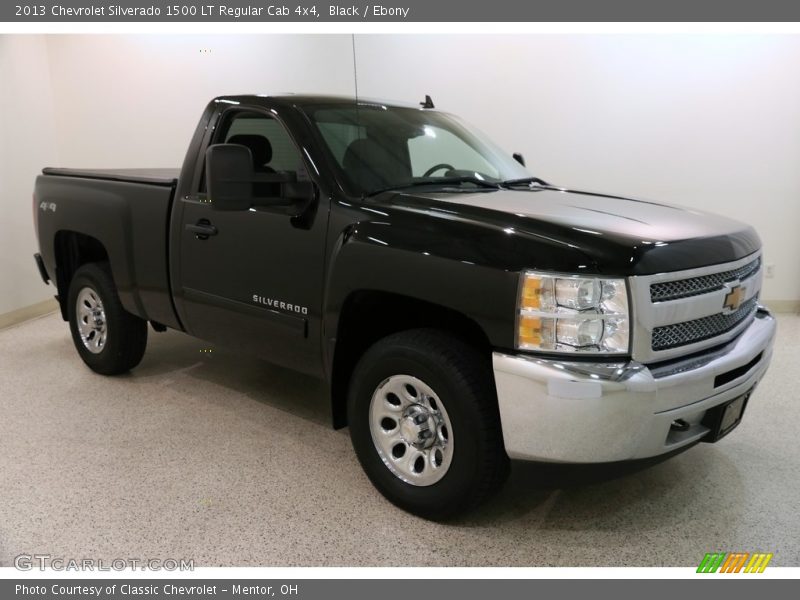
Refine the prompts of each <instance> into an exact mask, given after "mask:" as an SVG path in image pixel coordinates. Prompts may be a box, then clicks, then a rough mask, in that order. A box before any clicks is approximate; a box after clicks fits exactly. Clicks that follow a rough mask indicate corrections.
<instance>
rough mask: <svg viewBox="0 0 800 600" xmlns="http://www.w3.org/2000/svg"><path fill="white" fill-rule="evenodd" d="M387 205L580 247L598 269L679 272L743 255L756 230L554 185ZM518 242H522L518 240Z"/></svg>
mask: <svg viewBox="0 0 800 600" xmlns="http://www.w3.org/2000/svg"><path fill="white" fill-rule="evenodd" d="M390 202H391V204H393V205H395V206H397V205H406V206H408V207H409V208H412V207H416V208H422V206H424V205H427V206H428V208H429V209H430V210H432V211H433V212H434V213H437V214H439V213H444V214H446V215H449V218H451V219H452V218H455V219H459V220H468V221H472V222H474V223H476V224H477V223H480V224H481V225H488V226H493V227H498V228H502V230H503V232H504V233H505V234H506V235H511V236H519V237H520V238H522V239H532V240H536V241H537V243H538V244H541V242H542V240H543V239H546V240H550V241H551V242H552V243H553V244H555V245H557V246H562V247H564V246H566V247H565V248H564V250H567V248H569V249H571V250H573V251H578V252H579V253H580V254H581V255H583V257H585V259H586V261H588V262H589V263H590V264H591V265H592V266H593V268H592V269H591V270H594V271H597V272H599V273H607V274H618V275H634V274H652V273H659V272H667V271H678V270H683V269H691V268H695V267H701V266H707V265H712V264H718V263H724V262H730V261H734V260H737V259H740V258H743V257H745V256H747V255H749V254H751V253H753V252H755V251H757V250H758V249H759V248H760V247H761V242H760V240H759V238H758V235H757V234H756V232H755V230H754V229H753V228H752V227H750V226H749V225H746V224H743V223H740V222H738V221H735V220H733V219H729V218H726V217H722V216H718V215H714V214H710V213H706V212H703V211H698V210H695V209H690V208H686V207H681V206H674V205H669V204H660V203H656V202H651V201H647V200H641V199H634V198H624V197H620V196H610V195H605V194H598V193H591V192H582V191H575V190H568V189H563V188H554V187H539V188H534V189H531V190H519V191H518V190H499V191H497V192H477V193H465V194H457V193H434V194H418V193H415V194H397V195H395V196H394V197H393V198H392V200H391V201H390ZM519 241H522V240H519Z"/></svg>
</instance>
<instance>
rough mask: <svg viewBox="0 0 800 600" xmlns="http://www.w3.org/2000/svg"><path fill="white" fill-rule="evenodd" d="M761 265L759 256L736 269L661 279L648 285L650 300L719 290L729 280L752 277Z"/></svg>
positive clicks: (676, 298)
mask: <svg viewBox="0 0 800 600" xmlns="http://www.w3.org/2000/svg"><path fill="white" fill-rule="evenodd" d="M760 267H761V257H758V258H756V259H755V260H753V261H750V262H749V263H747V264H746V265H743V266H741V267H739V268H738V269H731V270H729V271H723V272H721V273H712V274H711V275H702V276H700V277H690V278H689V279H679V280H677V281H663V282H661V283H654V284H652V285H651V286H650V300H651V302H668V301H669V300H678V299H679V298H690V297H692V296H700V295H702V294H709V293H711V292H715V291H717V290H721V289H722V288H723V287H724V285H725V284H726V283H727V282H729V281H735V280H737V279H738V280H739V281H744V280H745V279H748V278H749V277H752V276H753V275H755V274H756V273H757V272H758V269H759V268H760Z"/></svg>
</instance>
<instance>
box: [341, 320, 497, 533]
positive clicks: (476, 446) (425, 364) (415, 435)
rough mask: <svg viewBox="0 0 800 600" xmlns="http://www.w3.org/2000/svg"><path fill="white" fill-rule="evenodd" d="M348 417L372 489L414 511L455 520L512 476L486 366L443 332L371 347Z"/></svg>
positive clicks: (412, 334) (409, 334)
mask: <svg viewBox="0 0 800 600" xmlns="http://www.w3.org/2000/svg"><path fill="white" fill-rule="evenodd" d="M348 420H349V423H350V435H351V438H352V441H353V447H354V448H355V451H356V454H357V456H358V458H359V461H360V462H361V465H362V467H363V468H364V471H365V472H366V473H367V475H368V476H369V478H370V480H371V481H372V483H373V484H374V485H375V487H376V488H378V490H379V491H380V492H381V493H382V494H383V495H384V496H386V498H387V499H389V500H390V501H391V502H393V503H394V504H396V505H397V506H399V507H401V508H403V509H405V510H407V511H409V512H412V513H414V514H417V515H420V516H423V517H426V518H430V519H445V518H450V517H453V516H456V515H458V514H460V513H463V512H465V511H467V510H469V509H470V508H472V507H474V506H475V505H477V504H478V503H480V502H481V501H482V500H483V499H485V498H486V497H487V496H488V495H489V494H490V493H491V492H493V491H495V490H496V489H498V488H499V487H500V486H501V485H502V483H503V481H504V480H505V478H506V476H507V474H508V457H507V456H506V454H505V450H504V448H503V441H502V431H501V427H500V417H499V414H498V410H497V401H496V395H495V391H494V385H493V381H492V375H491V371H490V369H489V366H488V365H487V364H486V362H485V361H484V360H482V357H481V356H480V355H479V353H478V352H477V351H476V350H475V349H474V348H472V347H471V346H468V345H467V344H465V343H464V342H462V341H461V340H459V339H457V338H455V337H452V336H450V335H448V334H445V333H443V332H439V331H436V330H426V329H418V330H412V331H405V332H401V333H397V334H394V335H391V336H389V337H387V338H384V339H383V340H381V341H379V342H377V343H376V344H375V345H374V346H372V347H371V348H370V349H369V350H368V351H367V352H366V353H365V354H364V356H363V357H362V358H361V360H360V361H359V363H358V365H357V367H356V369H355V372H354V374H353V378H352V381H351V385H350V391H349V397H348Z"/></svg>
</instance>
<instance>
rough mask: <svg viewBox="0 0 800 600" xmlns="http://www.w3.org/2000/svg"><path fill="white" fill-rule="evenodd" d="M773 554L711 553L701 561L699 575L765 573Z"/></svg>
mask: <svg viewBox="0 0 800 600" xmlns="http://www.w3.org/2000/svg"><path fill="white" fill-rule="evenodd" d="M771 560H772V553H766V552H754V553H753V554H750V553H749V552H709V553H707V554H706V555H705V556H704V557H703V560H701V561H700V565H699V566H698V567H697V572H698V573H717V572H719V573H763V572H764V569H766V568H767V565H768V564H769V561H771Z"/></svg>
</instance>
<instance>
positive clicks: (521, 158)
mask: <svg viewBox="0 0 800 600" xmlns="http://www.w3.org/2000/svg"><path fill="white" fill-rule="evenodd" d="M512 156H513V157H514V160H515V161H517V162H518V163H519V164H521V165H522V166H523V167H524V166H525V157H524V156H522V154H520V153H519V152H514V154H513V155H512Z"/></svg>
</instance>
